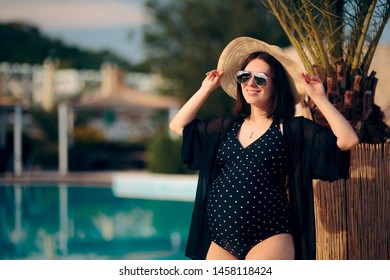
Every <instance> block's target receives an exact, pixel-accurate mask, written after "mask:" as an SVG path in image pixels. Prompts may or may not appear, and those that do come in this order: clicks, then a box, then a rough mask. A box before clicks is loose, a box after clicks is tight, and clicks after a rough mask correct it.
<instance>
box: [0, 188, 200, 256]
mask: <svg viewBox="0 0 390 280" xmlns="http://www.w3.org/2000/svg"><path fill="white" fill-rule="evenodd" d="M192 208H193V202H191V201H174V200H156V199H142V198H127V197H118V196H117V195H116V194H115V192H114V191H113V189H112V188H111V186H107V187H96V186H72V185H64V184H62V185H61V184H59V185H21V184H13V185H2V186H1V185H0V217H1V221H2V222H1V223H0V248H1V250H0V258H1V259H138V260H141V259H151V260H160V259H178V260H179V259H186V258H185V257H184V246H185V241H186V238H187V234H188V229H189V221H190V216H191V212H192Z"/></svg>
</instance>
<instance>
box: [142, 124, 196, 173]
mask: <svg viewBox="0 0 390 280" xmlns="http://www.w3.org/2000/svg"><path fill="white" fill-rule="evenodd" d="M181 144H182V138H178V139H172V138H171V137H170V136H169V135H168V133H167V132H166V131H164V132H160V133H159V134H157V135H156V136H155V137H153V138H152V139H151V140H150V142H149V145H148V148H147V169H148V170H149V171H150V172H154V173H170V174H186V173H189V170H188V169H187V168H186V166H185V165H184V164H182V163H181V161H180V159H181Z"/></svg>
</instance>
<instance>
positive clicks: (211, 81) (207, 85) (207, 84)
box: [201, 70, 223, 92]
mask: <svg viewBox="0 0 390 280" xmlns="http://www.w3.org/2000/svg"><path fill="white" fill-rule="evenodd" d="M222 75H223V71H218V70H211V71H210V72H207V73H206V78H205V79H204V80H203V82H202V86H201V88H203V89H205V90H206V91H207V92H212V91H214V90H215V89H216V88H218V87H219V86H220V79H221V77H222Z"/></svg>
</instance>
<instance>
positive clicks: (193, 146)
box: [181, 120, 205, 170]
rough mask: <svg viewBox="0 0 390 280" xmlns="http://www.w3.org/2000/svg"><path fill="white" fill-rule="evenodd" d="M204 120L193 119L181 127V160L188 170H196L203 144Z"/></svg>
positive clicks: (198, 166)
mask: <svg viewBox="0 0 390 280" xmlns="http://www.w3.org/2000/svg"><path fill="white" fill-rule="evenodd" d="M204 131H205V122H204V121H199V120H193V121H192V122H190V123H189V124H187V125H186V126H185V127H184V129H183V144H182V156H181V160H182V162H183V163H184V164H186V165H187V168H188V169H190V170H198V169H199V168H200V162H201V157H202V151H203V148H204V145H205V133H204Z"/></svg>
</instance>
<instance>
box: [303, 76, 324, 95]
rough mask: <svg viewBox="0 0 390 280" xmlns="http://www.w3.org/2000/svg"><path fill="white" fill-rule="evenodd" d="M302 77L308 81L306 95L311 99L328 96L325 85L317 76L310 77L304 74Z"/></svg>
mask: <svg viewBox="0 0 390 280" xmlns="http://www.w3.org/2000/svg"><path fill="white" fill-rule="evenodd" d="M301 75H302V78H303V79H304V80H305V81H306V83H305V85H306V93H307V95H308V96H309V97H310V98H312V99H316V98H320V97H325V96H326V95H325V89H324V85H323V83H322V81H321V79H320V78H318V77H317V76H310V75H309V74H307V73H302V74H301Z"/></svg>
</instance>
